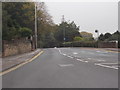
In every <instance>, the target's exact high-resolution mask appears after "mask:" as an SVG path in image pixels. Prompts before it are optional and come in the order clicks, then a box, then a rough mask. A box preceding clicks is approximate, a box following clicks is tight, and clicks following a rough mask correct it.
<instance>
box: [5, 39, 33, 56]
mask: <svg viewBox="0 0 120 90" xmlns="http://www.w3.org/2000/svg"><path fill="white" fill-rule="evenodd" d="M29 51H31V43H30V41H28V40H15V41H10V42H7V41H4V44H3V57H6V56H11V55H16V54H22V53H25V52H29Z"/></svg>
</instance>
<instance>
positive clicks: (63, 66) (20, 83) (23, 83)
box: [2, 48, 118, 88]
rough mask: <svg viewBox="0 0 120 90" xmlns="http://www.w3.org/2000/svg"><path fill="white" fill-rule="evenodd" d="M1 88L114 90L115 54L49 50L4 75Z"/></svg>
mask: <svg viewBox="0 0 120 90" xmlns="http://www.w3.org/2000/svg"><path fill="white" fill-rule="evenodd" d="M2 78H3V88H117V87H118V53H116V52H110V51H106V50H101V49H100V50H99V49H94V48H49V49H44V53H43V54H42V55H40V56H39V57H37V58H36V59H35V60H34V61H32V62H30V63H27V64H26V65H24V66H22V67H20V68H18V69H16V70H14V71H12V72H9V73H7V74H5V75H3V77H2Z"/></svg>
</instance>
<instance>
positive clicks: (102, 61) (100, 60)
mask: <svg viewBox="0 0 120 90" xmlns="http://www.w3.org/2000/svg"><path fill="white" fill-rule="evenodd" d="M97 61H102V62H103V61H105V60H97Z"/></svg>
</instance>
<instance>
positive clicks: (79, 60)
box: [77, 59, 88, 63]
mask: <svg viewBox="0 0 120 90" xmlns="http://www.w3.org/2000/svg"><path fill="white" fill-rule="evenodd" d="M77 60H78V61H81V62H86V63H88V61H84V60H81V59H77Z"/></svg>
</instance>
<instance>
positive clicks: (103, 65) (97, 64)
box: [95, 63, 118, 69]
mask: <svg viewBox="0 0 120 90" xmlns="http://www.w3.org/2000/svg"><path fill="white" fill-rule="evenodd" d="M95 65H98V66H101V67H106V68H112V69H118V68H117V67H114V66H107V65H103V64H98V63H95Z"/></svg>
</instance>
